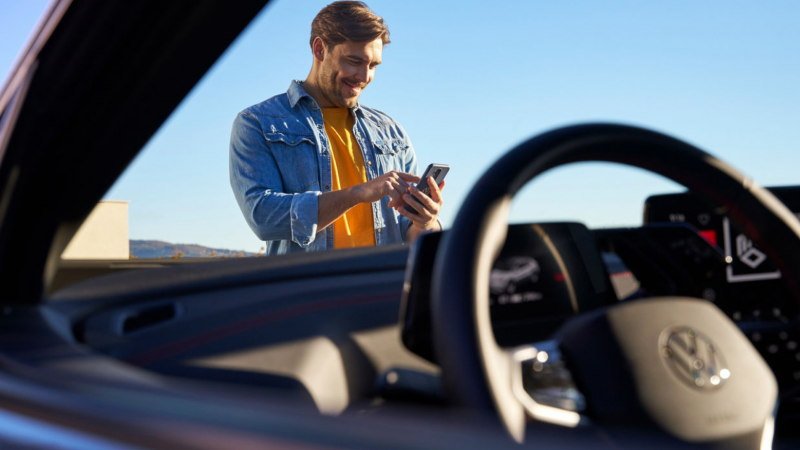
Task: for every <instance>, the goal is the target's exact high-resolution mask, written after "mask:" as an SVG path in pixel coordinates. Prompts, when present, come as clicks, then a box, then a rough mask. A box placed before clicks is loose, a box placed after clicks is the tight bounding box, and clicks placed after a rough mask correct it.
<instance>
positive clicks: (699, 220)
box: [644, 186, 800, 283]
mask: <svg viewBox="0 0 800 450" xmlns="http://www.w3.org/2000/svg"><path fill="white" fill-rule="evenodd" d="M768 189H769V190H770V191H771V192H772V193H773V194H774V195H775V196H776V197H778V199H779V200H781V201H782V202H783V203H784V204H785V205H786V206H787V207H788V208H789V209H790V210H791V211H792V212H794V213H795V214H798V213H800V186H787V187H776V188H768ZM644 222H645V224H648V223H665V222H669V223H683V224H688V225H691V226H693V227H694V228H696V229H697V233H698V234H699V235H700V236H702V237H703V238H704V239H705V240H707V241H708V242H709V243H711V244H712V245H715V246H717V247H718V248H719V249H720V250H721V251H722V252H723V253H724V255H725V257H726V259H727V261H729V263H728V266H727V267H726V279H727V282H728V283H747V282H753V281H763V280H773V279H778V278H780V276H781V273H780V271H778V268H777V267H776V266H775V264H774V263H773V262H772V261H770V260H769V258H768V257H767V255H766V254H765V252H764V251H762V249H760V248H759V247H758V245H757V244H755V243H753V241H752V239H751V238H750V236H748V235H747V234H746V233H744V232H743V231H741V229H739V227H737V226H736V224H735V223H733V222H732V221H731V220H730V219H729V218H728V216H727V211H726V210H725V208H722V207H718V206H714V205H709V204H707V203H705V202H704V201H702V200H701V199H700V198H698V197H697V196H695V195H693V194H691V193H682V194H668V195H654V196H652V197H649V198H648V199H647V200H646V202H645V214H644Z"/></svg>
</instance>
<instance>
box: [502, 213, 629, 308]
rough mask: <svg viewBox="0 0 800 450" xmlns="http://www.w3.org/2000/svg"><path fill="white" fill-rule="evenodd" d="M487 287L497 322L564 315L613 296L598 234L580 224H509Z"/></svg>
mask: <svg viewBox="0 0 800 450" xmlns="http://www.w3.org/2000/svg"><path fill="white" fill-rule="evenodd" d="M489 287H490V289H489V291H490V292H489V302H490V305H491V307H492V309H491V313H492V320H493V321H494V322H495V324H498V322H505V321H513V320H519V319H523V318H537V319H542V318H565V317H568V316H570V315H573V314H577V313H580V312H584V311H588V310H591V309H594V308H597V307H600V306H604V305H607V304H610V303H613V302H614V300H615V297H613V291H612V289H611V287H610V283H609V278H608V275H607V274H606V272H605V270H604V264H603V262H602V259H601V258H600V254H599V253H598V251H597V248H596V246H595V244H594V238H593V237H592V235H591V232H590V231H589V230H588V229H586V227H585V226H583V225H581V224H578V223H542V224H531V225H511V226H509V227H508V235H507V237H506V244H505V245H504V246H503V249H502V250H501V252H500V255H499V256H498V257H497V260H496V261H495V263H494V265H493V267H492V272H491V276H490V280H489Z"/></svg>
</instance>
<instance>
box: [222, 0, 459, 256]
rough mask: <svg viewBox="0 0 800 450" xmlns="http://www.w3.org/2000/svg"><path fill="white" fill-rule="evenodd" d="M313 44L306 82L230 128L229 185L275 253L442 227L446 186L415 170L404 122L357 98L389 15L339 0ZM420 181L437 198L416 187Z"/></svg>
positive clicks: (408, 237)
mask: <svg viewBox="0 0 800 450" xmlns="http://www.w3.org/2000/svg"><path fill="white" fill-rule="evenodd" d="M310 42H311V51H312V54H313V63H312V66H311V72H310V73H309V74H308V77H307V78H306V80H305V81H302V82H301V81H297V80H295V81H293V82H292V83H291V84H290V86H289V90H288V91H286V93H285V94H280V95H277V96H275V97H272V98H270V99H268V100H266V101H264V102H261V103H259V104H257V105H254V106H251V107H249V108H247V109H245V110H244V111H242V112H241V113H239V114H238V116H237V117H236V120H235V121H234V124H233V130H232V133H231V143H230V177H231V187H232V188H233V192H234V195H235V196H236V200H237V202H238V203H239V207H240V208H241V210H242V213H243V214H244V217H245V219H246V220H247V223H248V224H249V225H250V228H251V229H252V230H253V231H254V232H255V233H256V235H257V236H258V237H259V238H260V239H262V240H264V241H266V242H267V254H281V253H288V252H297V251H316V250H326V249H332V248H347V247H360V246H370V245H385V244H395V243H401V242H404V241H406V242H409V241H413V240H414V239H416V238H417V237H418V236H419V235H420V234H422V233H425V232H427V231H433V230H439V229H441V226H440V224H439V221H438V219H437V216H438V214H439V211H440V209H441V206H442V194H441V190H440V188H441V187H444V185H442V186H436V185H435V183H434V182H433V180H432V179H428V180H420V179H419V177H417V176H416V172H417V161H416V156H415V154H414V148H413V147H412V146H411V141H410V140H409V139H408V136H407V135H406V132H405V130H403V128H402V127H401V126H400V124H398V123H397V122H395V121H394V120H392V118H391V117H389V116H387V115H386V114H384V113H382V112H380V111H378V110H375V109H372V108H368V107H366V106H364V105H361V104H359V103H358V98H359V96H360V95H361V93H362V92H363V90H364V89H365V88H366V87H367V86H368V85H369V83H370V82H371V81H372V80H373V78H374V76H375V68H376V67H377V66H378V65H379V64H380V63H381V56H382V52H383V46H384V45H386V44H388V43H389V42H390V41H389V29H388V27H387V26H386V24H385V23H384V22H383V18H381V17H378V16H377V15H375V13H373V12H372V11H371V10H370V9H369V7H367V5H365V4H364V3H362V2H355V1H340V2H335V3H333V4H330V5H328V6H326V7H325V8H323V9H322V11H320V12H319V14H317V17H316V18H314V21H313V22H312V24H311V41H310ZM420 181H422V182H425V183H428V184H429V185H430V188H431V196H430V197H428V196H426V195H425V194H424V193H422V192H420V191H419V190H418V189H417V188H416V187H414V186H410V185H409V183H419V182H420ZM407 202H408V203H410V204H411V206H413V207H414V209H415V210H416V211H417V213H416V214H415V213H412V212H409V211H407V210H406V209H405V208H404V206H405V205H406V203H407Z"/></svg>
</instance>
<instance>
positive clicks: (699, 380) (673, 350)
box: [659, 327, 731, 391]
mask: <svg viewBox="0 0 800 450" xmlns="http://www.w3.org/2000/svg"><path fill="white" fill-rule="evenodd" d="M659 347H660V349H661V356H662V357H663V360H664V362H665V364H666V365H667V367H669V368H670V370H671V371H672V373H674V374H675V375H676V376H677V377H678V378H679V379H681V380H682V381H683V382H685V383H686V384H688V385H690V386H692V387H693V388H696V389H700V390H705V391H711V390H716V389H719V388H720V387H721V386H722V385H723V384H724V383H725V380H727V379H728V378H730V376H731V372H730V370H729V369H728V368H727V367H726V365H725V360H724V359H723V358H722V355H721V354H720V353H719V351H718V349H717V348H716V347H715V346H714V344H712V343H711V341H710V340H709V339H708V338H707V337H705V336H703V335H702V334H700V333H698V332H697V331H696V330H694V329H692V328H688V327H679V328H667V329H666V330H664V332H663V333H661V339H660V345H659Z"/></svg>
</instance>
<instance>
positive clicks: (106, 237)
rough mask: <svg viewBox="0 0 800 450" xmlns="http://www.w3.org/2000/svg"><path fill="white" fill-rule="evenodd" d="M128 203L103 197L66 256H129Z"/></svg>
mask: <svg viewBox="0 0 800 450" xmlns="http://www.w3.org/2000/svg"><path fill="white" fill-rule="evenodd" d="M128 203H129V202H127V201H122V200H103V201H101V202H100V203H98V204H97V206H96V207H95V208H94V210H92V212H91V214H89V217H87V218H86V221H85V222H83V225H81V227H80V229H79V230H78V232H77V233H75V236H74V237H73V238H72V241H70V243H69V245H67V248H66V249H65V250H64V253H62V254H61V258H62V259H128V257H129V255H130V242H129V241H128Z"/></svg>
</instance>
